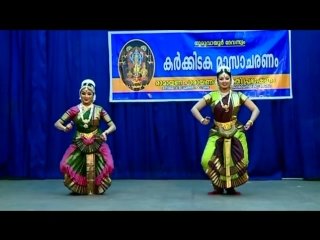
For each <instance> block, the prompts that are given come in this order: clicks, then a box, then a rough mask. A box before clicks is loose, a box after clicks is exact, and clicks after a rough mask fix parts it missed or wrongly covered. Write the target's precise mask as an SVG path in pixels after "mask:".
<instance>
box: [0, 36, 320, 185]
mask: <svg viewBox="0 0 320 240" xmlns="http://www.w3.org/2000/svg"><path fill="white" fill-rule="evenodd" d="M107 33H108V32H107V31H102V30H101V31H80V30H77V31H45V30H43V31H40V30H37V31H17V30H16V31H0V52H1V54H0V79H1V88H0V91H1V98H2V100H1V105H0V106H1V110H0V113H1V115H0V132H1V135H2V136H1V145H0V146H1V147H0V177H1V178H4V177H9V178H28V179H48V178H62V175H61V174H60V172H59V162H60V160H61V157H62V155H63V153H64V151H65V149H66V148H67V147H68V145H69V144H70V141H71V138H72V135H73V133H68V134H66V133H63V132H60V131H58V130H56V129H55V128H54V127H53V124H54V122H55V121H56V120H57V119H58V118H59V117H60V116H61V115H62V114H63V113H64V112H65V110H66V109H68V108H69V107H70V106H73V105H76V104H78V103H79V95H78V91H79V87H80V83H81V81H82V80H83V79H85V78H92V79H94V80H95V81H96V84H97V104H100V105H102V106H104V107H105V109H106V110H107V111H108V112H109V114H110V115H111V117H112V118H113V119H114V121H115V123H116V125H117V131H116V132H114V134H112V135H111V136H109V139H108V143H109V145H110V148H111V150H112V154H113V156H114V161H115V172H114V174H113V176H112V177H113V179H124V178H133V179H206V176H205V174H204V173H203V171H202V168H201V165H200V159H201V154H202V151H203V148H204V146H205V143H206V140H207V135H208V128H209V127H204V126H202V125H200V124H199V123H198V122H197V121H196V120H195V119H194V118H193V116H192V115H191V112H190V109H191V107H192V106H193V104H194V103H193V102H179V103H113V104H111V103H109V100H108V99H109V67H108V66H109V62H108V59H109V58H108V42H107V40H108V36H107ZM291 39H292V81H293V95H294V97H293V99H292V100H281V101H276V100H272V101H262V100H260V101H256V104H257V105H258V106H259V107H260V109H261V114H260V116H259V119H258V120H257V121H256V123H255V125H254V127H253V128H252V129H251V130H250V131H249V132H248V134H247V136H248V142H249V154H250V165H249V173H250V176H251V179H270V180H273V179H274V180H276V179H281V178H283V177H286V178H305V179H313V178H320V159H319V155H320V147H319V146H320V137H319V136H320V134H319V126H320V107H319V106H318V105H317V103H319V102H320V81H319V76H320V67H319V65H318V64H319V62H320V46H319V44H318V43H319V41H320V31H292V38H291ZM207 114H210V109H209V108H207V109H205V111H204V115H207ZM249 115H250V112H249V111H248V110H246V109H243V110H242V111H241V113H240V120H242V121H246V120H247V119H248V118H249ZM103 127H106V125H103Z"/></svg>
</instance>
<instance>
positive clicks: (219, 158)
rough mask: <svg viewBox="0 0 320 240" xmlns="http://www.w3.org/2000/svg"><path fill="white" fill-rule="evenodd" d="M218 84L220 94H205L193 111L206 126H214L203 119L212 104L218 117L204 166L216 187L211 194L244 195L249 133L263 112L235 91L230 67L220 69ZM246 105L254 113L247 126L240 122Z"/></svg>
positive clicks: (212, 130)
mask: <svg viewBox="0 0 320 240" xmlns="http://www.w3.org/2000/svg"><path fill="white" fill-rule="evenodd" d="M217 85H218V89H219V90H218V91H213V92H211V93H209V94H207V95H205V96H204V97H203V98H202V99H201V100H199V102H197V103H196V104H195V105H194V107H193V108H192V110H191V112H192V114H193V115H194V117H195V118H196V119H198V120H199V121H200V122H201V124H203V125H208V124H209V123H210V117H205V118H203V117H202V115H201V113H200V111H201V109H203V108H204V107H205V106H207V105H210V106H211V109H212V112H213V115H214V121H213V126H212V128H211V129H210V131H209V137H208V140H207V144H206V147H205V149H204V152H203V155H202V159H201V164H202V167H203V169H204V171H205V173H206V174H207V176H208V177H209V179H210V180H211V182H212V185H213V187H214V191H212V192H209V194H210V195H215V194H223V193H224V190H226V193H227V194H231V195H240V192H237V191H235V187H238V186H240V185H243V184H244V183H246V182H247V181H248V179H249V176H248V173H247V167H248V163H249V159H248V146H247V140H246V135H245V131H247V130H248V129H249V128H250V127H251V126H252V125H253V122H254V121H255V120H256V118H257V117H258V115H259V113H260V111H259V109H258V107H257V106H256V105H255V104H254V103H253V102H252V101H251V100H250V99H249V98H248V97H247V96H245V95H244V94H243V93H241V92H234V91H232V90H231V88H232V86H233V78H232V75H231V70H230V68H228V67H225V66H222V67H220V68H219V69H218V71H217ZM242 105H245V106H246V107H248V108H249V109H250V110H251V111H252V114H251V117H250V119H249V120H248V122H247V123H246V124H245V125H242V124H241V123H240V122H239V121H238V120H237V114H238V111H239V109H240V107H241V106H242Z"/></svg>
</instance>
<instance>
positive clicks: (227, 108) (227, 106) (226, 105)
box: [219, 90, 231, 112]
mask: <svg viewBox="0 0 320 240" xmlns="http://www.w3.org/2000/svg"><path fill="white" fill-rule="evenodd" d="M219 93H220V104H221V107H222V108H223V109H224V110H225V112H229V106H230V99H231V90H230V91H229V98H228V104H223V102H222V98H223V97H222V94H221V92H220V91H219Z"/></svg>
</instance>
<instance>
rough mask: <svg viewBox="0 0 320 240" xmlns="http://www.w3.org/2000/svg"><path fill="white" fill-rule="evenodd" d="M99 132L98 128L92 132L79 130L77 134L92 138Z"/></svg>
mask: <svg viewBox="0 0 320 240" xmlns="http://www.w3.org/2000/svg"><path fill="white" fill-rule="evenodd" d="M97 133H98V129H96V130H94V131H93V132H90V133H82V132H77V135H78V136H81V137H85V138H92V137H93V136H94V135H96V134H97Z"/></svg>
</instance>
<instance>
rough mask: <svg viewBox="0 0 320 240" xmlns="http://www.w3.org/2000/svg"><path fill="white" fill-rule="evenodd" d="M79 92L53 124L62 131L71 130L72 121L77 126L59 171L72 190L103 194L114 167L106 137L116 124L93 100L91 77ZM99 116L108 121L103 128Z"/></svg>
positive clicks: (93, 88) (85, 193)
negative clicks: (77, 102) (102, 129)
mask: <svg viewBox="0 0 320 240" xmlns="http://www.w3.org/2000/svg"><path fill="white" fill-rule="evenodd" d="M79 93H80V100H81V103H80V104H79V105H77V106H74V107H71V108H70V109H68V110H67V111H66V112H65V113H64V114H63V116H62V117H61V118H60V119H59V120H58V121H57V122H56V123H55V127H56V128H57V129H59V130H62V131H64V132H68V131H70V130H71V129H72V127H73V125H74V126H75V127H76V132H75V134H74V137H73V140H72V144H71V145H70V146H69V147H68V149H67V150H66V152H65V154H64V155H63V158H62V160H61V162H60V171H61V172H62V173H63V174H64V185H65V186H66V187H67V188H69V189H70V190H71V191H72V193H74V194H81V195H92V194H103V193H104V192H105V191H106V190H107V189H108V188H109V187H110V185H111V179H110V175H111V173H112V172H113V169H114V166H113V158H112V155H111V152H110V149H109V146H108V145H107V143H106V142H105V141H106V140H107V135H108V134H110V133H111V132H113V131H115V130H116V126H115V124H114V122H113V121H112V120H111V118H110V116H109V115H108V113H107V112H106V111H105V110H104V109H103V108H102V107H101V106H98V105H95V104H93V103H94V101H95V99H96V95H95V83H94V81H92V80H91V79H86V80H84V81H83V82H82V84H81V88H80V91H79ZM101 120H104V121H105V122H106V123H107V124H108V129H107V130H106V131H104V132H102V131H101V129H100V128H99V123H100V121H101ZM68 121H70V122H69V124H67V125H66V126H65V123H66V122H68Z"/></svg>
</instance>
